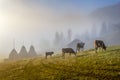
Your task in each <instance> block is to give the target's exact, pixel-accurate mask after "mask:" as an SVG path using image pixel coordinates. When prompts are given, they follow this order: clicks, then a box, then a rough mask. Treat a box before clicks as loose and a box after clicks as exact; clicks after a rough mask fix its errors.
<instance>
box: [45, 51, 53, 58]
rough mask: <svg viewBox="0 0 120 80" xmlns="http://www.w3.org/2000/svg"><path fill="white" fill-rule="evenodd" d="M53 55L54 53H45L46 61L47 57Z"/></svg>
mask: <svg viewBox="0 0 120 80" xmlns="http://www.w3.org/2000/svg"><path fill="white" fill-rule="evenodd" d="M53 54H54V52H46V53H45V57H46V59H47V56H49V55H50V56H52V55H53Z"/></svg>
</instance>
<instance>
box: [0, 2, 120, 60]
mask: <svg viewBox="0 0 120 80" xmlns="http://www.w3.org/2000/svg"><path fill="white" fill-rule="evenodd" d="M118 2H120V0H0V58H1V57H7V56H8V54H9V52H10V51H11V49H12V48H13V39H15V41H16V49H17V51H19V50H20V48H21V46H22V45H25V46H26V48H27V50H28V49H29V47H30V45H31V44H32V45H34V46H35V48H36V50H37V51H41V50H42V49H44V48H45V47H46V45H45V43H46V42H48V40H53V39H54V34H55V32H56V31H58V32H61V31H62V32H64V33H66V32H67V30H68V29H72V31H73V33H74V34H77V33H79V34H82V33H83V32H85V30H87V29H90V24H89V23H90V21H89V19H88V17H87V15H88V14H89V13H91V12H92V11H93V10H95V9H97V8H100V7H104V6H108V5H112V4H116V3H118Z"/></svg>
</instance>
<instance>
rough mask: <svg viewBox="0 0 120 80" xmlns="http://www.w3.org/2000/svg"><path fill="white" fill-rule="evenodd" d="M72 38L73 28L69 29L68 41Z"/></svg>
mask: <svg viewBox="0 0 120 80" xmlns="http://www.w3.org/2000/svg"><path fill="white" fill-rule="evenodd" d="M71 38H72V30H71V29H69V30H68V41H69V42H70V41H71Z"/></svg>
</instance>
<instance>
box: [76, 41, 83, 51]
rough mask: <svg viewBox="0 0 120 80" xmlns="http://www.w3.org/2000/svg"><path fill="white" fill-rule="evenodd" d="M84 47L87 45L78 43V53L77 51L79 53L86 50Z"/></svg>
mask: <svg viewBox="0 0 120 80" xmlns="http://www.w3.org/2000/svg"><path fill="white" fill-rule="evenodd" d="M84 45H85V43H83V42H80V43H77V46H76V52H77V51H78V52H79V51H80V49H82V50H84Z"/></svg>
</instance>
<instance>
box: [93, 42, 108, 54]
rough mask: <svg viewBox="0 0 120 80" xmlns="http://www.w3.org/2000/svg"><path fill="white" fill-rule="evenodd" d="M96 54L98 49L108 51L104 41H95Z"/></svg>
mask: <svg viewBox="0 0 120 80" xmlns="http://www.w3.org/2000/svg"><path fill="white" fill-rule="evenodd" d="M94 47H95V52H96V53H97V50H98V48H102V50H105V51H106V48H107V47H106V46H105V44H104V42H103V41H102V40H95V41H94Z"/></svg>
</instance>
